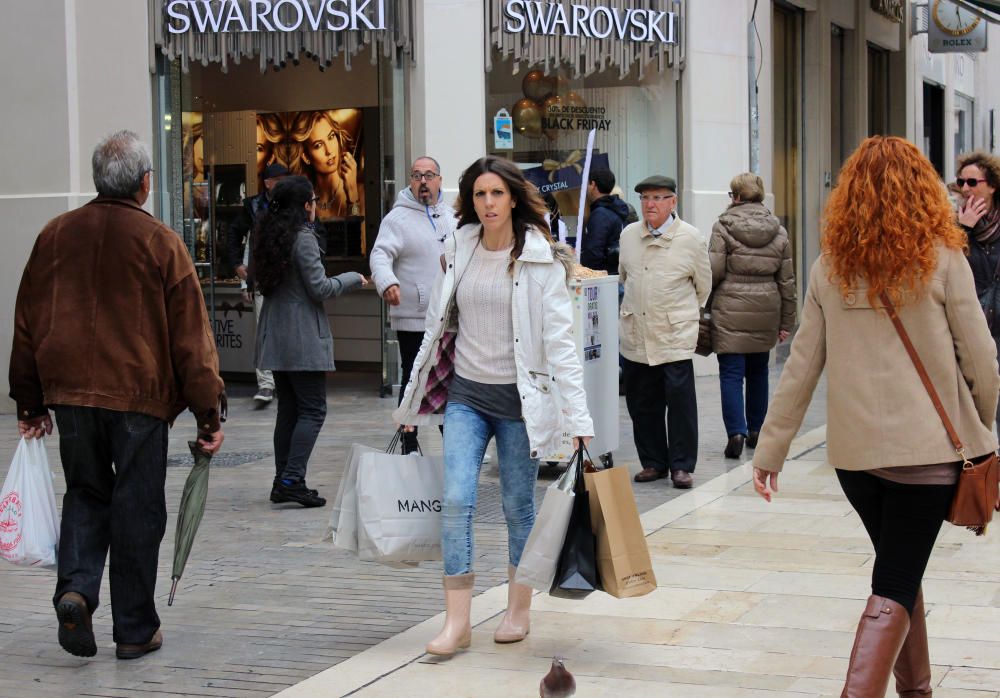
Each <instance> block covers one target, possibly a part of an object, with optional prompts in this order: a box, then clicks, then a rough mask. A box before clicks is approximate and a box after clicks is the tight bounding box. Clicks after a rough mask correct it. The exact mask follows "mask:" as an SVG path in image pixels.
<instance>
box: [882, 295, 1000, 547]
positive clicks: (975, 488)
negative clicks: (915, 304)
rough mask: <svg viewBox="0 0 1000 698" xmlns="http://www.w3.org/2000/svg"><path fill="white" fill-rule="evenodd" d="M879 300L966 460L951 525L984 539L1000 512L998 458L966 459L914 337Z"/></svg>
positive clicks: (951, 510) (887, 302) (953, 502)
mask: <svg viewBox="0 0 1000 698" xmlns="http://www.w3.org/2000/svg"><path fill="white" fill-rule="evenodd" d="M879 298H880V299H881V301H882V305H884V306H885V308H886V310H887V311H888V312H889V319H890V320H892V324H893V326H894V327H895V328H896V332H897V333H898V334H899V338H900V339H901V340H902V341H903V346H904V347H906V353H907V354H909V355H910V360H911V361H912V362H913V366H914V368H916V369H917V373H918V374H919V375H920V382H921V383H923V384H924V388H925V389H926V390H927V394H928V395H929V396H930V398H931V402H933V403H934V409H935V410H937V413H938V415H939V416H940V417H941V422H942V423H943V424H944V428H945V431H947V432H948V438H950V439H951V443H952V445H953V446H954V447H955V453H957V454H958V455H959V457H960V458H961V459H962V472H961V474H960V475H959V477H958V487H956V488H955V496H954V498H953V499H952V500H951V507H950V508H949V509H948V521H949V522H950V523H953V524H955V525H956V526H965V527H966V528H968V529H969V530H970V531H972V532H974V533H975V534H976V535H977V536H981V535H983V534H984V533H986V527H987V525H988V524H989V523H990V521H992V520H993V510H994V508H996V510H997V511H1000V495H998V492H1000V463H998V458H997V454H996V453H990V454H988V455H986V456H983V457H982V458H979V459H978V461H977V462H972V461H971V460H969V458H968V457H967V456H966V455H965V447H964V446H962V441H961V439H959V438H958V433H957V432H956V431H955V427H954V425H952V423H951V420H950V419H948V415H947V413H946V412H945V411H944V405H942V404H941V398H940V397H939V396H938V393H937V390H935V389H934V385H933V384H932V383H931V379H930V376H928V375H927V370H926V369H925V368H924V364H923V362H922V361H921V360H920V357H919V356H918V355H917V350H916V348H914V346H913V343H912V342H911V341H910V336H909V335H908V334H907V333H906V329H905V328H904V327H903V323H902V322H901V321H900V319H899V316H898V315H897V314H896V308H895V306H893V304H892V301H891V300H890V299H889V296H888V295H887V294H886V293H885V292H883V293H881V294H880V295H879Z"/></svg>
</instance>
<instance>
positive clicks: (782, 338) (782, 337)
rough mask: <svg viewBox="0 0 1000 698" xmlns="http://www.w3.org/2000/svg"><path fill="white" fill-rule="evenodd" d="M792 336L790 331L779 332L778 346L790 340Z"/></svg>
mask: <svg viewBox="0 0 1000 698" xmlns="http://www.w3.org/2000/svg"><path fill="white" fill-rule="evenodd" d="M790 334H791V332H789V331H788V330H778V344H781V343H782V342H784V341H785V340H786V339H788V336H789V335H790Z"/></svg>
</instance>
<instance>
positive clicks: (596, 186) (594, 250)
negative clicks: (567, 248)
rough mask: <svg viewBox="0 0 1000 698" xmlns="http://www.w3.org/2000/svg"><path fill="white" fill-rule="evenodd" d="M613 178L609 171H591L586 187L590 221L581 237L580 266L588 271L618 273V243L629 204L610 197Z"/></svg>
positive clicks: (612, 195)
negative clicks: (588, 269)
mask: <svg viewBox="0 0 1000 698" xmlns="http://www.w3.org/2000/svg"><path fill="white" fill-rule="evenodd" d="M614 188H615V175H614V174H613V173H612V172H611V170H594V171H593V172H591V173H590V182H589V183H588V184H587V201H589V202H590V217H589V219H588V220H587V229H586V230H585V231H584V233H583V243H582V245H581V250H580V263H581V264H582V265H583V266H585V267H588V268H590V269H597V270H603V271H606V272H608V273H609V274H617V273H618V239H619V238H620V237H621V234H622V228H624V227H625V219H626V218H628V213H629V211H628V204H626V203H625V202H624V201H622V200H621V199H619V198H618V197H617V196H616V195H614V194H612V193H611V190H612V189H614Z"/></svg>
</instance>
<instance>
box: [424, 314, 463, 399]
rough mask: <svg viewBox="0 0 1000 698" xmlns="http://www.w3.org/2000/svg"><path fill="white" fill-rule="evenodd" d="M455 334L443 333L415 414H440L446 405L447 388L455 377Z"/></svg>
mask: <svg viewBox="0 0 1000 698" xmlns="http://www.w3.org/2000/svg"><path fill="white" fill-rule="evenodd" d="M457 336H458V335H457V333H455V332H445V333H444V334H442V335H441V340H440V341H439V342H438V347H437V356H436V357H435V360H434V365H433V366H432V367H431V370H430V373H429V374H428V375H427V389H426V390H425V391H424V398H423V400H421V401H420V408H419V409H418V410H417V414H441V413H442V412H444V406H445V405H446V404H447V403H448V388H449V387H451V380H452V378H454V377H455V338H456V337H457Z"/></svg>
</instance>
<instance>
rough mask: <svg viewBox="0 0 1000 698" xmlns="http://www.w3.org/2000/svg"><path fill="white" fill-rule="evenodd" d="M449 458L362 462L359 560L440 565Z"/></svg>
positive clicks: (378, 456)
mask: <svg viewBox="0 0 1000 698" xmlns="http://www.w3.org/2000/svg"><path fill="white" fill-rule="evenodd" d="M443 494H444V458H441V457H429V456H420V455H417V454H415V453H411V454H409V455H405V456H400V455H395V454H391V453H371V452H368V453H362V454H361V458H360V460H359V461H358V485H357V495H358V528H359V531H358V541H359V545H358V558H359V559H361V560H366V561H369V562H419V561H424V560H440V559H441V498H442V496H443Z"/></svg>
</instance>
